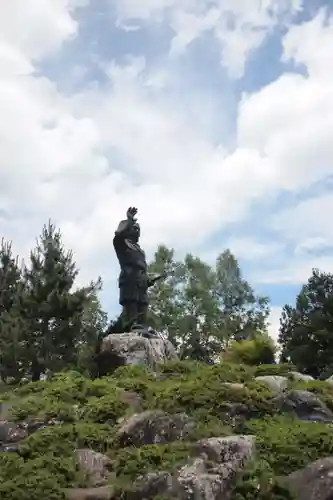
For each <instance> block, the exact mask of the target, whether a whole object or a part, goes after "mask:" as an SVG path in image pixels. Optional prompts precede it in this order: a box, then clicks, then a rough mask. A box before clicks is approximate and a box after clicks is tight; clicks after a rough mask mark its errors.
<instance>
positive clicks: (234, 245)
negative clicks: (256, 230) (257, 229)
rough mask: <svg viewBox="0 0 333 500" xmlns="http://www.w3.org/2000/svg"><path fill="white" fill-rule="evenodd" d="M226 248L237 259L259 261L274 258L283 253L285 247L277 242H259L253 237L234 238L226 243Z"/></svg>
mask: <svg viewBox="0 0 333 500" xmlns="http://www.w3.org/2000/svg"><path fill="white" fill-rule="evenodd" d="M226 248H229V249H230V250H231V252H233V253H234V254H235V256H236V257H237V258H242V259H244V260H249V261H251V260H259V259H265V258H272V257H273V256H276V255H277V254H279V252H281V251H282V249H283V245H282V244H280V243H276V242H265V243H262V242H259V241H257V240H255V239H254V238H251V237H244V238H232V239H230V240H228V241H227V242H226Z"/></svg>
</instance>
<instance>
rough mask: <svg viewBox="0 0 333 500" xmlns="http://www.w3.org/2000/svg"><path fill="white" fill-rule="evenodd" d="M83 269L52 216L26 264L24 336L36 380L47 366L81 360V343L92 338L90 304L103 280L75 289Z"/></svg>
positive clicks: (55, 367) (54, 367)
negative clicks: (89, 317) (77, 265)
mask: <svg viewBox="0 0 333 500" xmlns="http://www.w3.org/2000/svg"><path fill="white" fill-rule="evenodd" d="M77 274H78V271H77V269H76V265H75V262H74V261H73V255H72V252H71V251H68V252H67V251H65V249H64V247H63V244H62V240H61V233H60V231H58V230H56V228H55V226H54V225H53V224H52V223H51V222H49V223H48V225H45V226H44V227H43V231H42V234H41V236H40V237H39V239H38V241H37V245H36V248H35V249H34V250H33V251H32V252H31V254H30V265H29V267H25V270H24V279H25V285H26V290H25V293H24V296H23V303H24V315H25V319H26V321H27V322H28V324H29V326H30V328H29V329H28V331H27V332H26V334H25V335H24V336H23V340H24V342H25V345H26V346H27V347H26V356H27V363H28V366H29V369H30V372H31V376H32V379H33V380H38V379H39V378H40V375H41V374H42V373H43V372H45V370H47V369H48V370H50V371H51V372H55V371H59V370H61V369H63V368H65V367H67V368H69V367H70V366H75V364H77V361H78V355H79V346H80V347H81V348H82V342H84V341H86V338H85V335H86V330H87V325H86V323H87V320H86V316H87V304H88V303H89V302H91V293H92V292H93V291H94V290H96V287H97V288H98V287H99V282H98V283H97V284H93V283H92V284H91V285H90V286H89V287H85V288H79V289H76V290H73V287H74V284H75V280H76V277H77ZM90 333H91V332H90ZM80 342H81V344H80Z"/></svg>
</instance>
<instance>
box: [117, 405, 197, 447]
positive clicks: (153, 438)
mask: <svg viewBox="0 0 333 500" xmlns="http://www.w3.org/2000/svg"><path fill="white" fill-rule="evenodd" d="M194 427H195V424H194V422H193V421H192V420H191V419H190V418H189V417H188V416H187V415H186V414H185V413H177V414H175V415H169V414H167V413H164V412H163V411H158V410H151V411H145V412H142V413H139V414H136V415H132V416H131V417H129V418H128V419H127V420H125V422H124V423H123V424H122V425H121V427H120V428H119V430H118V431H117V434H116V439H117V442H118V443H119V444H120V446H137V447H138V446H143V445H146V444H162V443H170V442H172V441H176V440H180V439H185V438H186V437H187V436H188V435H189V433H190V432H191V431H192V430H193V429H194Z"/></svg>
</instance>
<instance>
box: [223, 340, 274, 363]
mask: <svg viewBox="0 0 333 500" xmlns="http://www.w3.org/2000/svg"><path fill="white" fill-rule="evenodd" d="M275 352H276V347H275V344H274V341H273V340H272V338H271V337H269V335H267V334H261V335H255V337H254V338H252V339H247V340H241V341H236V340H234V341H233V342H232V343H231V345H230V347H229V349H228V350H227V351H226V352H225V353H223V355H222V361H223V360H228V361H229V362H232V363H244V364H245V365H250V366H256V365H262V364H265V365H267V364H274V363H275Z"/></svg>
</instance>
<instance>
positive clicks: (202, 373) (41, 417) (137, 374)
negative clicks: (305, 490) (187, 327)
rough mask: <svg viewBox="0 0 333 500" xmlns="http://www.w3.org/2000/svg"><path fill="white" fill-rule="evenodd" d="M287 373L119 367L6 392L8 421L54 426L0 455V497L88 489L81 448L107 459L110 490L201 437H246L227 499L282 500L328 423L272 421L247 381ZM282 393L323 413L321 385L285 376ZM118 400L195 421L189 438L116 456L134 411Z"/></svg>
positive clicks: (167, 464) (181, 365) (325, 393)
mask: <svg viewBox="0 0 333 500" xmlns="http://www.w3.org/2000/svg"><path fill="white" fill-rule="evenodd" d="M292 370H293V367H290V366H286V365H276V366H261V367H257V368H255V367H246V366H242V365H230V364H228V365H215V366H208V365H204V364H200V363H195V362H172V363H168V364H166V365H161V366H160V367H159V370H158V372H157V373H153V372H150V371H149V370H148V369H145V368H144V367H138V366H129V367H121V368H118V369H117V370H116V372H115V373H114V374H113V375H112V376H108V377H104V378H101V379H96V380H90V379H87V378H84V377H82V376H81V375H80V374H77V373H75V372H67V373H62V374H59V375H57V376H54V377H53V378H52V379H51V380H50V381H43V382H42V381H41V382H35V383H28V384H23V385H21V386H19V387H16V388H14V389H11V390H9V391H7V392H6V393H5V394H2V399H3V400H7V401H10V404H11V405H12V406H11V410H10V413H11V414H10V419H11V420H12V421H13V420H14V421H22V420H25V421H31V422H33V421H36V420H37V421H45V420H50V419H56V420H58V421H62V422H63V423H62V424H61V425H59V424H56V425H54V426H50V427H45V428H42V429H40V430H38V431H37V432H35V433H34V434H31V435H30V436H29V437H27V438H26V439H24V440H23V441H22V442H21V444H20V445H19V447H18V450H17V452H16V453H0V498H1V500H46V499H47V500H61V499H63V498H65V496H64V489H65V488H69V487H85V486H89V478H87V477H86V476H85V475H84V474H83V473H82V472H80V471H79V470H78V467H77V465H76V463H75V460H74V455H73V450H74V449H75V448H82V447H90V448H93V449H94V450H96V451H101V452H103V453H105V454H107V455H109V457H110V458H111V459H112V472H113V475H112V481H114V482H115V484H116V485H117V487H118V488H119V485H121V484H126V483H133V481H134V480H135V479H136V478H137V477H138V476H139V475H142V474H144V473H146V472H149V471H158V470H164V471H165V470H173V469H175V468H177V466H180V465H181V464H183V463H184V462H185V461H186V460H187V459H188V456H189V454H191V450H192V447H193V443H194V442H195V441H196V440H198V439H200V438H202V437H211V436H224V435H230V434H235V433H239V434H254V435H256V443H257V455H256V458H255V460H253V461H252V462H251V463H250V464H249V465H248V466H247V467H246V469H245V471H244V475H243V477H242V478H241V479H239V481H238V483H237V485H236V486H235V490H234V493H233V500H255V499H257V500H287V499H290V498H291V496H290V494H289V492H288V490H287V489H286V488H285V487H284V486H283V482H282V481H281V480H280V478H281V477H282V476H284V475H286V474H289V473H290V472H292V471H294V470H297V469H299V468H301V467H303V466H304V465H306V464H308V463H310V462H311V461H313V460H316V459H317V458H320V457H325V456H329V455H333V432H332V426H331V425H330V424H324V423H315V422H306V421H300V420H295V419H293V418H291V417H289V416H286V415H280V414H278V412H277V410H276V408H275V407H274V404H273V398H274V394H273V393H271V392H270V390H269V389H268V388H267V387H266V386H265V385H264V384H262V383H259V382H256V381H255V380H254V378H255V376H257V375H286V376H288V373H289V372H290V371H292ZM239 383H241V384H243V386H242V385H239ZM237 384H238V385H237ZM289 385H290V387H293V388H300V389H304V388H306V389H308V390H311V391H313V392H315V393H317V394H318V395H319V396H320V397H321V398H322V399H323V400H324V401H325V402H326V404H327V405H328V406H329V407H330V408H331V409H333V387H332V386H330V385H329V384H327V383H325V382H319V381H315V382H310V383H305V382H295V381H292V380H291V378H290V382H289ZM126 392H127V393H128V392H130V393H131V394H133V393H136V394H138V395H139V396H140V401H141V408H142V410H146V409H161V410H164V411H167V412H168V413H177V412H185V413H187V414H188V415H189V416H191V417H192V418H193V419H194V420H195V422H196V427H195V430H194V431H193V432H192V433H191V434H190V435H189V436H188V437H187V438H186V439H187V440H186V441H176V442H173V443H169V444H160V445H158V444H155V445H145V446H143V447H139V448H138V447H128V448H120V447H119V444H118V443H117V440H116V439H115V433H116V431H117V428H118V426H119V425H120V423H119V422H120V419H121V418H122V417H124V416H127V415H130V414H131V413H133V412H134V411H137V407H136V408H134V406H132V405H131V401H130V398H125V397H124V394H125V393H126Z"/></svg>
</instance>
